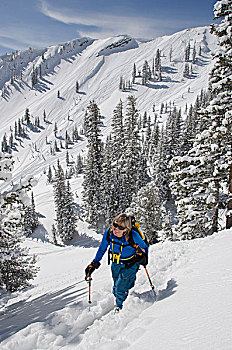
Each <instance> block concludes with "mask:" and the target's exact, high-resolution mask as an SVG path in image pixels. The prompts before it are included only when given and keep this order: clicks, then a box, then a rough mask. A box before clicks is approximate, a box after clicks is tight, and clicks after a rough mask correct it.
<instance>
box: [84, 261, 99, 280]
mask: <svg viewBox="0 0 232 350" xmlns="http://www.w3.org/2000/svg"><path fill="white" fill-rule="evenodd" d="M100 265H101V264H100V263H99V262H98V261H95V260H93V261H92V262H91V264H89V265H88V266H87V267H86V269H85V280H87V278H89V277H90V276H91V275H92V273H93V271H94V270H95V269H98V268H99V266H100Z"/></svg>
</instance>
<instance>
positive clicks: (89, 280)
mask: <svg viewBox="0 0 232 350" xmlns="http://www.w3.org/2000/svg"><path fill="white" fill-rule="evenodd" d="M91 281H92V278H91V275H90V276H89V279H88V280H87V283H88V284H89V304H91V303H92V301H91Z"/></svg>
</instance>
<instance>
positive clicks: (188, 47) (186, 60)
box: [185, 42, 191, 62]
mask: <svg viewBox="0 0 232 350" xmlns="http://www.w3.org/2000/svg"><path fill="white" fill-rule="evenodd" d="M190 49H191V47H190V42H189V43H188V45H187V46H186V48H185V62H189V60H190Z"/></svg>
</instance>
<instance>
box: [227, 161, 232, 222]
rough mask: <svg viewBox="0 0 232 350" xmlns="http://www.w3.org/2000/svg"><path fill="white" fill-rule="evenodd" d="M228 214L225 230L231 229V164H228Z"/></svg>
mask: <svg viewBox="0 0 232 350" xmlns="http://www.w3.org/2000/svg"><path fill="white" fill-rule="evenodd" d="M227 210H228V213H227V215H226V228H231V227H232V163H231V164H230V175H229V195H228V204H227Z"/></svg>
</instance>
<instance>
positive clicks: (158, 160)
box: [151, 129, 170, 203]
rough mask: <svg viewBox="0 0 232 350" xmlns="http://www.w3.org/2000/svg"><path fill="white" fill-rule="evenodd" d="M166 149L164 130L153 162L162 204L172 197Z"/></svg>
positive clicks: (154, 175) (153, 176) (153, 175)
mask: <svg viewBox="0 0 232 350" xmlns="http://www.w3.org/2000/svg"><path fill="white" fill-rule="evenodd" d="M164 147H165V145H164V131H163V129H162V130H161V132H160V135H159V139H158V144H157V147H156V148H155V149H154V153H153V157H152V160H151V171H152V179H153V182H154V184H155V186H156V187H157V188H158V190H159V196H160V203H161V202H162V201H163V200H165V199H168V198H169V197H170V194H169V192H170V189H169V182H170V180H169V167H168V160H167V155H166V152H165V148H164Z"/></svg>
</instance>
